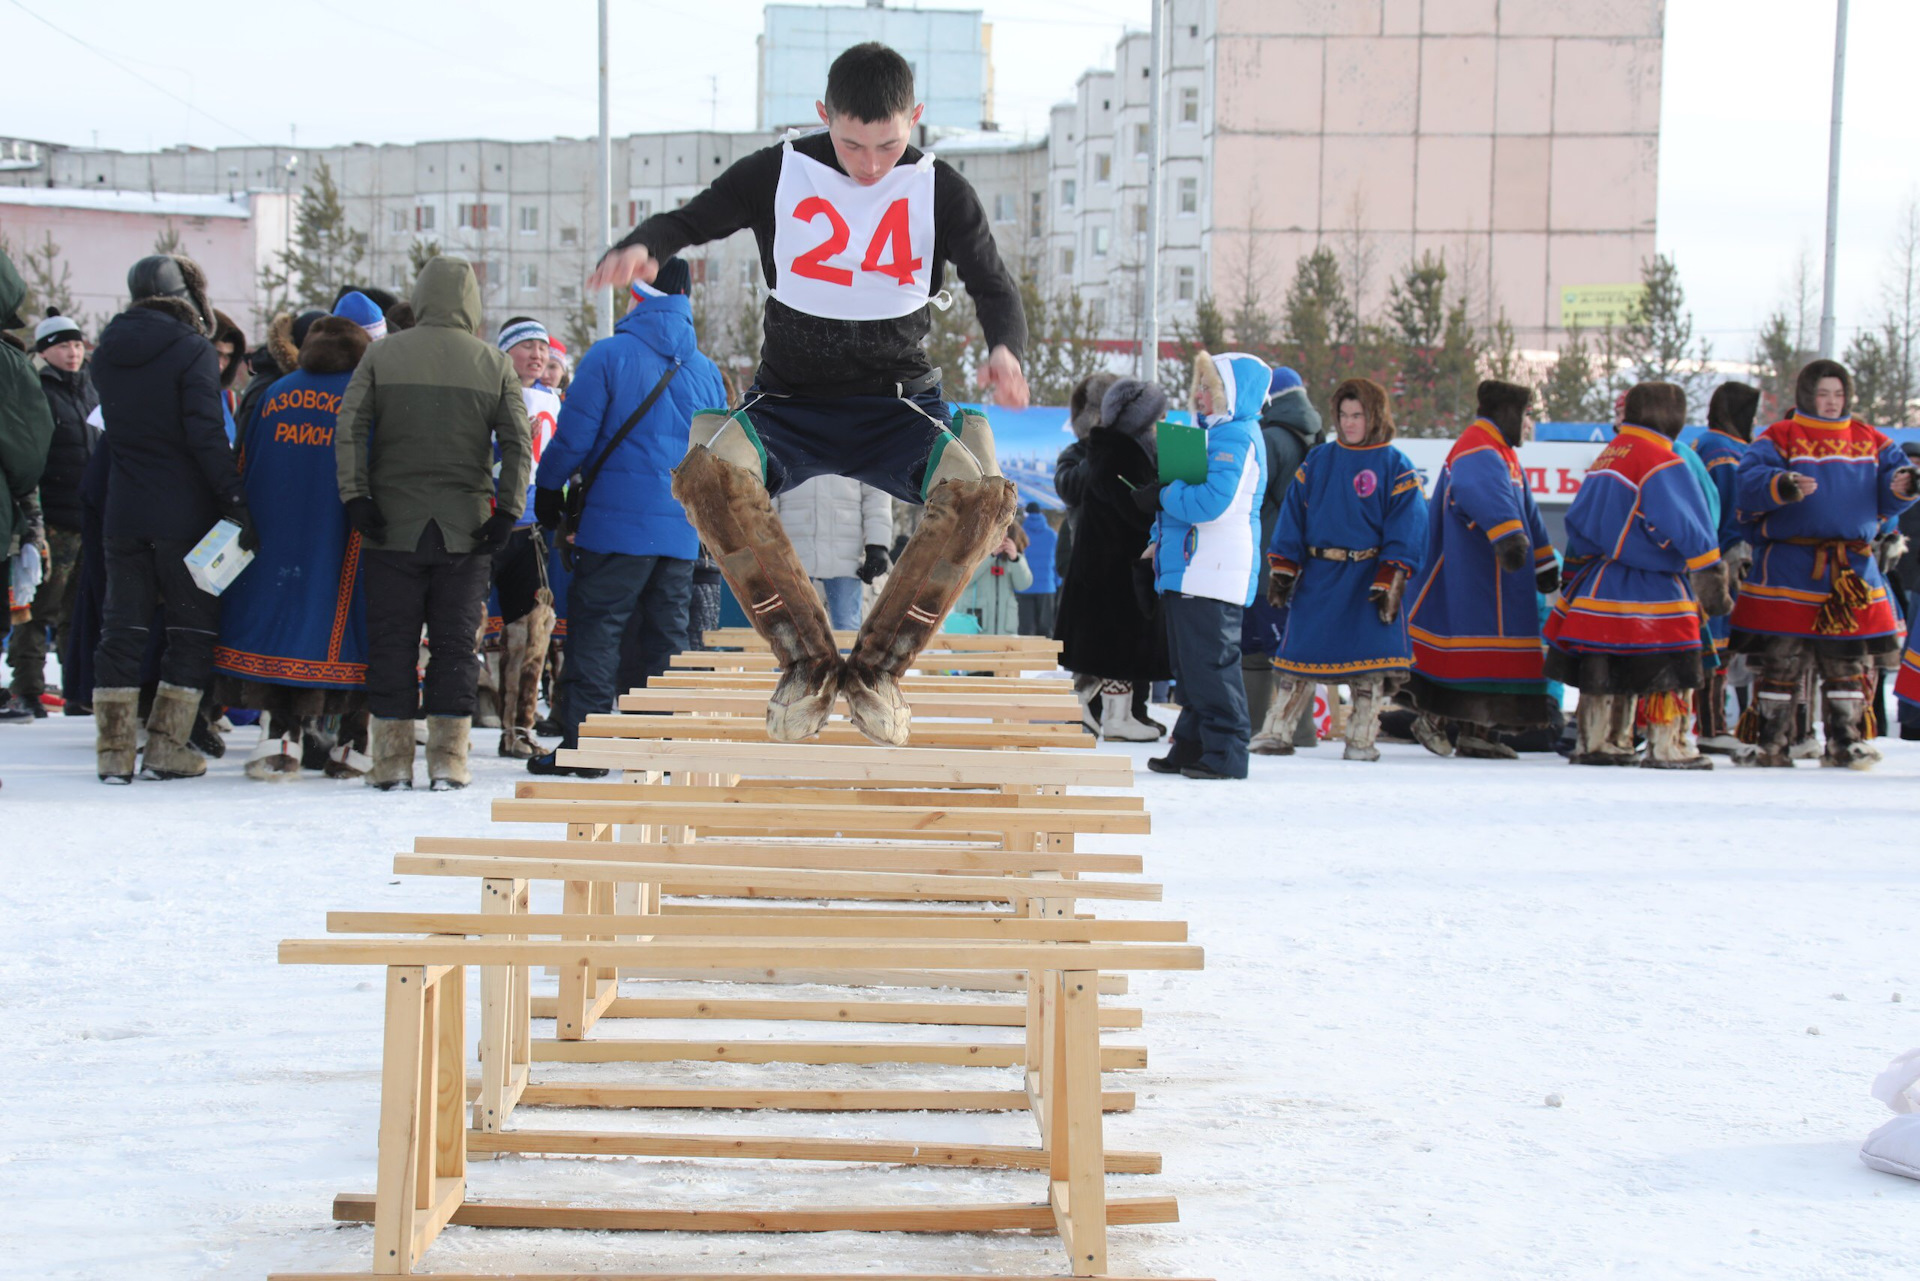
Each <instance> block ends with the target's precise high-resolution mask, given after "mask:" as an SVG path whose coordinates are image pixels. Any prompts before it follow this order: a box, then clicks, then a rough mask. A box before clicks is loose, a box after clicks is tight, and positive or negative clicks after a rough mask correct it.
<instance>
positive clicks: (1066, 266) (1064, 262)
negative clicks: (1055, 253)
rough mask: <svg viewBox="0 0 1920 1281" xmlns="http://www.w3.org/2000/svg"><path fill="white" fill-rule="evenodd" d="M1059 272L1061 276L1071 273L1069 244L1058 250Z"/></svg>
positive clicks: (1071, 261) (1070, 249) (1071, 258)
mask: <svg viewBox="0 0 1920 1281" xmlns="http://www.w3.org/2000/svg"><path fill="white" fill-rule="evenodd" d="M1060 274H1061V275H1063V276H1071V275H1072V274H1073V247H1072V246H1071V245H1069V246H1068V247H1067V248H1065V249H1062V250H1061V251H1060Z"/></svg>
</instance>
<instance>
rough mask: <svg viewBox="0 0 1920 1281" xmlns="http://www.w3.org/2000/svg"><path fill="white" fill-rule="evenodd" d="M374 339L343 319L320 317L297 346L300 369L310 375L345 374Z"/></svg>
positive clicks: (341, 317) (356, 363) (357, 326)
mask: <svg viewBox="0 0 1920 1281" xmlns="http://www.w3.org/2000/svg"><path fill="white" fill-rule="evenodd" d="M372 343H373V339H372V338H370V337H369V336H368V335H367V331H366V330H365V329H363V328H361V327H360V326H359V325H358V324H356V323H354V322H353V321H351V320H348V319H347V318H346V317H345V316H322V317H320V319H318V320H316V321H314V322H313V327H312V328H311V329H309V330H307V340H306V341H305V342H303V343H301V344H300V368H301V369H303V370H305V371H306V372H307V373H310V374H344V373H346V372H348V371H349V370H351V369H352V368H353V367H354V366H356V365H358V364H359V363H360V357H362V356H364V355H366V354H367V348H368V347H369V346H371V345H372Z"/></svg>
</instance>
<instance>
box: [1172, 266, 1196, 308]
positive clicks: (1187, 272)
mask: <svg viewBox="0 0 1920 1281" xmlns="http://www.w3.org/2000/svg"><path fill="white" fill-rule="evenodd" d="M1173 296H1174V297H1175V298H1176V299H1178V300H1179V301H1180V302H1192V301H1193V268H1191V267H1175V268H1174V269H1173Z"/></svg>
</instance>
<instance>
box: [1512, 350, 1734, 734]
mask: <svg viewBox="0 0 1920 1281" xmlns="http://www.w3.org/2000/svg"><path fill="white" fill-rule="evenodd" d="M1621 417H1622V419H1623V420H1624V421H1623V422H1622V423H1621V425H1620V428H1619V430H1618V432H1617V433H1616V434H1615V436H1614V438H1613V443H1612V444H1610V445H1608V446H1607V447H1606V448H1605V449H1604V450H1602V451H1601V453H1600V457H1599V458H1597V459H1596V460H1594V464H1593V466H1592V467H1591V468H1590V469H1588V471H1587V478H1586V481H1585V482H1584V483H1583V484H1582V485H1581V486H1580V492H1579V494H1578V495H1577V496H1575V498H1574V500H1573V505H1572V506H1571V507H1569V508H1568V509H1567V568H1566V576H1565V579H1564V581H1563V582H1562V585H1561V589H1560V600H1559V603H1558V604H1556V605H1555V606H1554V610H1553V613H1552V615H1551V616H1550V617H1549V618H1548V619H1547V626H1546V636H1547V641H1548V643H1549V644H1550V645H1551V646H1552V648H1551V649H1549V650H1548V651H1547V663H1546V671H1547V676H1548V677H1549V678H1550V679H1553V680H1557V681H1563V682H1565V683H1566V684H1568V685H1572V686H1574V687H1575V688H1577V689H1578V690H1579V691H1580V708H1579V713H1578V715H1579V733H1580V737H1579V742H1578V745H1577V746H1576V747H1575V749H1574V753H1573V756H1572V757H1571V758H1570V759H1571V763H1572V764H1575V765H1631V764H1633V760H1634V755H1633V724H1634V706H1635V702H1636V699H1637V700H1638V702H1639V705H1640V708H1641V711H1642V714H1643V715H1644V716H1645V719H1646V722H1647V759H1646V760H1645V761H1644V762H1642V763H1643V764H1644V765H1646V766H1648V767H1650V768H1653V769H1712V768H1713V762H1711V761H1709V760H1708V759H1707V758H1706V757H1704V756H1702V755H1700V753H1699V752H1698V751H1697V750H1695V748H1694V745H1693V741H1692V736H1691V735H1690V734H1689V733H1688V726H1689V724H1690V722H1691V721H1692V719H1693V695H1692V691H1694V690H1696V689H1699V688H1700V687H1701V686H1702V685H1704V684H1705V683H1706V673H1705V670H1704V664H1703V662H1702V656H1703V652H1704V648H1703V647H1706V646H1710V645H1711V644H1712V638H1711V637H1710V636H1709V635H1707V634H1706V633H1705V632H1704V631H1703V626H1702V623H1701V611H1702V610H1705V612H1706V614H1707V616H1709V617H1713V618H1718V617H1721V616H1723V615H1725V614H1726V613H1727V612H1728V611H1729V610H1731V609H1732V608H1733V598H1732V597H1731V595H1729V593H1728V575H1727V566H1726V562H1725V561H1723V560H1721V559H1720V537H1719V531H1718V530H1717V529H1716V528H1715V520H1714V517H1713V514H1712V512H1711V511H1710V510H1709V508H1708V506H1707V500H1706V495H1705V494H1704V493H1703V492H1702V491H1701V489H1700V486H1699V485H1698V484H1697V483H1696V482H1695V480H1694V478H1693V476H1692V474H1691V473H1690V472H1689V471H1688V469H1687V465H1686V462H1685V460H1684V459H1683V458H1682V457H1681V456H1680V454H1679V453H1678V452H1677V451H1676V450H1675V447H1674V441H1675V439H1676V438H1678V436H1679V435H1680V429H1681V428H1682V427H1684V426H1686V422H1687V393H1686V392H1685V391H1683V390H1681V389H1680V388H1679V387H1676V386H1675V385H1674V384H1672V383H1641V384H1639V385H1638V386H1636V387H1634V388H1633V389H1632V390H1631V391H1629V392H1628V393H1627V401H1626V408H1625V409H1624V411H1623V412H1622V415H1621Z"/></svg>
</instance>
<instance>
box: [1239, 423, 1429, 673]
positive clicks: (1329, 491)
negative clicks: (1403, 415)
mask: <svg viewBox="0 0 1920 1281" xmlns="http://www.w3.org/2000/svg"><path fill="white" fill-rule="evenodd" d="M1335 547H1338V548H1342V549H1344V550H1346V551H1349V552H1354V551H1366V550H1368V549H1374V550H1376V551H1377V555H1375V556H1372V557H1370V558H1368V559H1366V560H1347V561H1332V560H1326V559H1324V558H1321V557H1317V556H1314V555H1312V551H1311V549H1315V548H1318V549H1327V548H1335ZM1426 552H1427V499H1426V495H1425V494H1422V493H1421V492H1420V472H1419V469H1418V468H1416V467H1415V466H1414V465H1413V463H1412V462H1411V461H1409V460H1408V458H1407V456H1406V455H1405V454H1403V453H1401V452H1400V451H1399V450H1398V449H1395V448H1394V447H1393V446H1392V445H1385V444H1383V445H1370V446H1361V447H1355V446H1351V445H1346V444H1343V443H1341V442H1339V441H1329V442H1327V443H1326V444H1324V445H1319V446H1316V447H1315V448H1314V449H1313V451H1312V452H1310V453H1309V454H1308V455H1307V456H1306V459H1305V460H1304V461H1303V462H1301V464H1300V467H1299V470H1297V471H1296V472H1295V473H1294V477H1293V484H1291V485H1290V486H1288V487H1287V492H1286V497H1284V498H1283V499H1281V502H1280V516H1279V519H1278V521H1277V522H1276V523H1275V525H1274V528H1273V542H1272V544H1271V545H1270V546H1269V547H1268V549H1267V561H1268V563H1269V564H1270V565H1271V566H1272V567H1273V569H1274V570H1275V571H1276V572H1294V573H1298V574H1299V576H1300V577H1299V579H1298V581H1297V582H1296V583H1295V585H1294V589H1293V597H1292V599H1291V600H1290V601H1289V602H1288V609H1287V614H1286V621H1285V624H1284V628H1285V630H1284V632H1283V634H1282V637H1281V641H1280V652H1279V653H1278V654H1276V655H1274V658H1273V665H1274V666H1275V667H1277V668H1279V669H1280V670H1281V671H1283V672H1293V673H1296V674H1298V675H1302V676H1315V677H1319V678H1321V679H1331V680H1338V679H1340V678H1341V677H1345V676H1354V675H1359V674H1361V673H1365V672H1382V671H1397V670H1401V669H1404V668H1406V667H1407V666H1408V665H1409V664H1411V663H1412V662H1413V648H1412V645H1411V644H1410V642H1409V641H1408V639H1407V616H1406V611H1405V610H1404V609H1403V610H1401V611H1400V614H1399V615H1398V617H1396V618H1395V619H1394V620H1393V622H1391V623H1383V622H1381V621H1380V614H1379V610H1378V609H1377V608H1376V607H1375V606H1374V604H1373V602H1372V601H1371V600H1369V599H1368V596H1367V593H1368V592H1369V591H1370V590H1372V588H1373V585H1374V582H1375V581H1376V579H1378V580H1382V581H1384V580H1385V579H1386V578H1388V577H1390V576H1391V574H1392V572H1393V570H1394V569H1395V568H1396V567H1397V568H1399V569H1401V570H1404V571H1405V572H1406V575H1407V577H1408V579H1409V580H1411V579H1412V577H1413V575H1414V574H1415V573H1416V572H1417V571H1418V570H1419V568H1420V566H1421V564H1422V563H1423V562H1424V561H1425V560H1426Z"/></svg>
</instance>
